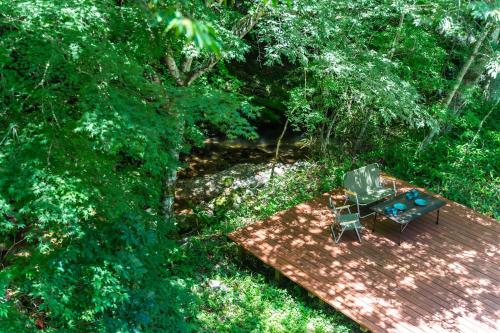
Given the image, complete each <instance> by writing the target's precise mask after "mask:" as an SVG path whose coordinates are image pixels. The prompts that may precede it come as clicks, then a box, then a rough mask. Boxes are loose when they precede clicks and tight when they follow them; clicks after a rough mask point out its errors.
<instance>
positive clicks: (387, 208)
mask: <svg viewBox="0 0 500 333" xmlns="http://www.w3.org/2000/svg"><path fill="white" fill-rule="evenodd" d="M384 211H385V213H386V214H390V213H391V212H392V207H390V206H387V207H385V208H384Z"/></svg>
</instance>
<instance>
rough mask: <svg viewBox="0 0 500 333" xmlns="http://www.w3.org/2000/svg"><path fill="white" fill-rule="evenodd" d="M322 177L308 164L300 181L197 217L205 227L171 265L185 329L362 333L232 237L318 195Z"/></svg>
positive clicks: (281, 181)
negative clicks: (276, 277) (231, 233)
mask: <svg viewBox="0 0 500 333" xmlns="http://www.w3.org/2000/svg"><path fill="white" fill-rule="evenodd" d="M317 172H318V168H317V167H316V166H315V165H312V164H311V165H305V166H304V168H302V169H301V170H299V171H298V172H296V173H295V174H294V177H289V175H285V176H283V177H280V178H277V179H275V181H274V182H273V183H271V184H269V185H268V186H266V187H265V188H261V189H258V190H255V191H253V192H252V193H247V194H245V197H244V198H243V201H242V202H243V204H240V205H234V204H231V203H230V202H228V205H227V206H226V207H224V208H223V209H222V210H220V211H218V212H216V214H215V215H214V216H210V215H207V214H205V213H204V212H203V211H198V215H199V218H200V221H202V222H201V223H200V224H199V229H197V230H196V231H195V232H192V233H190V235H189V236H186V237H181V239H180V240H179V242H178V248H177V251H176V259H175V260H173V261H172V263H173V266H172V267H173V269H172V273H173V274H172V276H171V277H170V281H171V283H174V284H176V285H177V286H180V287H179V288H180V289H182V290H183V292H182V293H179V297H178V298H176V299H175V302H176V304H177V307H176V308H175V309H173V311H175V312H176V313H175V314H173V315H175V316H177V317H178V318H181V317H182V319H183V320H184V321H185V322H186V324H185V326H178V327H177V330H178V331H196V332H318V333H321V332H325V333H326V332H338V333H340V332H342V333H345V332H359V331H360V330H359V326H358V324H356V323H355V322H353V321H352V320H350V319H349V318H347V317H346V316H345V315H343V314H342V313H340V312H337V311H335V310H334V309H333V308H332V307H330V306H329V305H327V304H325V303H323V302H322V301H321V300H319V299H318V298H315V297H311V296H309V295H308V293H307V291H306V290H304V289H303V288H301V287H300V286H298V285H296V284H294V283H292V282H291V281H289V280H288V279H285V278H283V279H281V280H280V281H279V282H278V281H276V280H274V278H273V275H274V271H273V270H272V269H271V268H269V267H267V266H266V265H264V264H263V263H261V262H260V261H259V260H258V259H256V258H254V257H252V256H251V255H245V254H244V252H243V251H241V250H240V249H239V248H238V246H237V245H236V244H234V243H233V242H231V241H230V240H229V239H228V238H227V237H226V234H227V232H229V231H231V230H234V229H236V228H237V227H240V226H243V225H246V224H248V223H251V222H253V221H255V220H258V219H262V218H265V217H267V216H270V215H272V214H274V213H275V212H277V211H280V210H283V209H286V208H289V207H292V206H294V205H296V204H298V203H300V202H303V201H305V200H308V199H311V198H312V197H314V196H315V195H317V194H318V193H319V192H320V191H321V182H318V181H312V180H314V179H318V177H317ZM302 184H309V185H308V186H306V187H304V186H302ZM299 185H300V186H299ZM276 193H281V195H276ZM214 284H215V285H216V286H215V287H214V286H213V285H214Z"/></svg>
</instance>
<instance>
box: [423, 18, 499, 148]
mask: <svg viewBox="0 0 500 333" xmlns="http://www.w3.org/2000/svg"><path fill="white" fill-rule="evenodd" d="M490 28H491V25H490V24H489V23H488V24H486V26H485V27H484V29H483V32H482V33H481V36H480V37H479V39H478V41H477V42H476V44H475V45H474V49H473V50H472V53H471V55H470V56H469V58H468V59H467V61H466V62H465V64H464V65H463V66H462V68H461V69H460V72H459V73H458V76H457V79H456V81H455V84H454V85H453V88H452V89H451V92H450V93H449V94H448V97H447V98H446V101H445V103H444V105H445V108H446V109H447V110H448V108H449V107H450V105H451V102H452V101H453V99H454V98H455V95H456V94H457V92H458V89H459V88H460V86H461V84H462V81H463V79H464V77H465V75H466V74H467V72H468V71H469V68H470V66H471V65H472V63H473V62H474V60H475V59H476V57H477V55H478V53H479V50H480V49H481V46H482V44H483V42H484V40H485V39H486V37H487V36H488V34H489V32H490ZM448 114H450V112H449V111H448ZM439 131H440V129H439V127H437V128H434V129H432V130H431V132H430V133H429V135H427V137H426V138H425V139H424V140H423V141H422V143H421V144H420V147H419V149H418V151H422V150H423V149H425V148H426V147H427V146H428V145H429V144H430V143H431V142H432V140H433V139H434V137H435V136H436V135H437V134H438V133H439Z"/></svg>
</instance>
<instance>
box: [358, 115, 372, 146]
mask: <svg viewBox="0 0 500 333" xmlns="http://www.w3.org/2000/svg"><path fill="white" fill-rule="evenodd" d="M371 117H372V113H371V112H369V113H368V115H367V116H366V119H365V122H364V123H363V127H361V131H360V132H359V134H358V138H357V139H356V143H355V144H354V151H358V150H359V149H360V148H361V144H362V143H363V139H364V137H365V132H366V129H367V128H368V124H369V123H370V119H371Z"/></svg>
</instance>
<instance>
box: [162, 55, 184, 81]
mask: <svg viewBox="0 0 500 333" xmlns="http://www.w3.org/2000/svg"><path fill="white" fill-rule="evenodd" d="M165 63H166V64H167V68H168V71H169V72H170V75H172V77H173V78H174V80H175V82H177V84H178V85H180V86H184V85H185V81H184V79H183V77H182V74H181V72H180V71H179V67H177V63H176V62H175V59H174V56H173V54H172V50H171V49H170V48H167V53H166V54H165Z"/></svg>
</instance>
